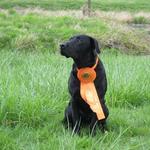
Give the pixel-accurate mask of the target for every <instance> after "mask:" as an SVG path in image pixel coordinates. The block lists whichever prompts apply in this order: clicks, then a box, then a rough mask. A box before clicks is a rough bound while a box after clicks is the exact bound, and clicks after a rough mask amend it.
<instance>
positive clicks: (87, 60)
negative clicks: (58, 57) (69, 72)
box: [74, 55, 97, 69]
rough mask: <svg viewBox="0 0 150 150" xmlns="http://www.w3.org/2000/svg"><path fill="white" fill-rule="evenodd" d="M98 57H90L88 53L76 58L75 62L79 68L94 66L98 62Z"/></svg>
mask: <svg viewBox="0 0 150 150" xmlns="http://www.w3.org/2000/svg"><path fill="white" fill-rule="evenodd" d="M96 58H97V56H93V57H90V56H87V55H86V56H84V57H82V59H81V58H79V59H74V63H75V65H76V67H77V68H78V69H80V68H85V67H92V66H93V65H94V64H95V62H96Z"/></svg>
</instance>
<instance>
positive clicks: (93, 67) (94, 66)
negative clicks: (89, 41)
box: [77, 57, 98, 71]
mask: <svg viewBox="0 0 150 150" xmlns="http://www.w3.org/2000/svg"><path fill="white" fill-rule="evenodd" d="M97 64H98V57H97V58H96V62H95V64H94V65H93V66H92V67H84V68H91V69H95V68H96V66H97ZM80 69H83V68H80ZM80 69H79V68H77V71H79V70H80Z"/></svg>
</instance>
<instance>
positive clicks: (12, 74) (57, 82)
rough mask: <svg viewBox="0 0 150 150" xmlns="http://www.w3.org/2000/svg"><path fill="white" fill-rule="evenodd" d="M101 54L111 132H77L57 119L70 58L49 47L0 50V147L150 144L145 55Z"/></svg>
mask: <svg viewBox="0 0 150 150" xmlns="http://www.w3.org/2000/svg"><path fill="white" fill-rule="evenodd" d="M101 59H102V60H103V62H104V65H105V68H106V72H107V77H108V91H107V95H106V99H107V105H108V106H109V109H110V117H109V120H108V125H109V129H110V131H109V132H108V133H107V134H104V135H103V134H102V133H101V132H100V131H99V130H97V135H96V136H95V137H91V136H89V131H88V129H85V130H82V133H81V136H77V135H72V132H71V131H69V130H65V129H64V128H63V126H62V124H61V120H62V118H63V112H64V109H65V106H66V105H67V103H68V100H69V95H68V89H67V80H68V77H69V72H70V69H71V64H72V61H71V60H69V59H65V58H63V57H61V56H60V55H59V54H51V53H48V52H45V53H40V52H30V53H29V52H27V53H25V52H19V51H6V50H4V51H1V55H0V77H1V78H0V93H1V94H0V111H1V113H0V124H1V126H0V137H1V141H0V149H11V150H12V149H15V150H16V149H49V148H51V149H83V148H84V149H99V148H101V147H102V149H125V150H126V149H148V148H149V144H150V143H149V138H150V135H149V132H150V129H149V123H150V118H149V113H150V107H149V105H148V103H149V99H150V93H149V89H150V84H149V81H150V78H149V73H150V71H149V63H150V59H149V56H140V57H139V56H127V55H122V54H117V55H116V54H114V53H113V52H112V53H111V52H109V53H107V52H104V53H103V54H102V56H101ZM129 64H130V65H129ZM62 70H63V71H62ZM62 77H63V78H62ZM118 112H119V113H118Z"/></svg>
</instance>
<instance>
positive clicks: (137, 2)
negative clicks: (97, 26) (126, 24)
mask: <svg viewBox="0 0 150 150" xmlns="http://www.w3.org/2000/svg"><path fill="white" fill-rule="evenodd" d="M84 4H85V0H76V1H74V0H44V1H42V0H40V1H39V0H23V1H21V0H5V1H4V0H0V7H1V8H7V9H8V8H12V7H18V6H19V7H24V8H27V7H41V8H44V9H49V10H62V9H63V10H68V9H81V7H82V6H83V5H84ZM92 8H93V9H99V10H104V11H110V10H111V11H113V10H115V11H122V10H124V11H150V0H130V1H126V0H105V1H104V0H92Z"/></svg>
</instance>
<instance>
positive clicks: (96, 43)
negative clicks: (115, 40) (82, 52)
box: [90, 37, 100, 54]
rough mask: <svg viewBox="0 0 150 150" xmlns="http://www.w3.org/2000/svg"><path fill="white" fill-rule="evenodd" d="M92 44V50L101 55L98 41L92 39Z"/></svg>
mask: <svg viewBox="0 0 150 150" xmlns="http://www.w3.org/2000/svg"><path fill="white" fill-rule="evenodd" d="M90 42H91V47H92V50H95V52H96V53H98V54H99V53H100V47H99V45H98V42H97V40H96V39H94V38H92V37H90Z"/></svg>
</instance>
